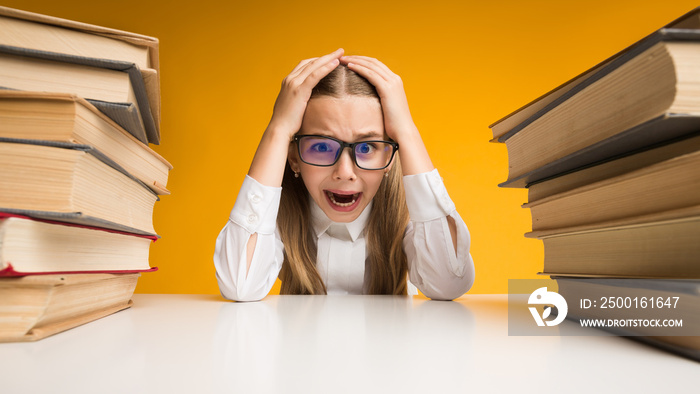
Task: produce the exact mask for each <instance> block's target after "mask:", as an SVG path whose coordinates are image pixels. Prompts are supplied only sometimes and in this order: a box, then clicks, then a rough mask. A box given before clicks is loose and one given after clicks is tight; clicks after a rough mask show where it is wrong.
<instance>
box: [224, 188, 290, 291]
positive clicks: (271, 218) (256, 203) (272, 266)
mask: <svg viewBox="0 0 700 394" xmlns="http://www.w3.org/2000/svg"><path fill="white" fill-rule="evenodd" d="M281 194H282V188H278V187H270V186H264V185H262V184H260V183H258V182H257V181H256V180H255V179H253V178H251V177H249V176H247V175H246V178H245V180H244V181H243V185H242V186H241V190H240V191H239V193H238V197H237V198H236V203H235V204H234V206H233V209H232V210H231V215H230V216H229V220H228V222H227V223H226V225H225V226H224V228H223V229H222V230H221V232H220V233H219V236H218V237H217V238H216V249H215V251H214V266H215V267H216V279H217V281H218V282H219V290H220V291H221V295H223V296H224V297H225V298H228V299H231V300H235V301H258V300H261V299H263V298H264V297H265V296H266V295H267V293H269V292H270V289H272V286H273V285H274V284H275V280H276V279H277V276H278V275H279V272H280V269H281V268H282V261H283V249H284V246H283V244H282V241H281V240H280V237H279V233H278V232H277V211H278V209H279V203H280V196H281ZM254 233H257V234H258V235H257V237H258V238H257V241H256V244H255V251H254V253H253V260H252V261H251V264H250V270H248V272H247V273H246V268H247V264H246V262H247V260H246V247H247V243H248V240H249V239H250V236H251V235H252V234H254Z"/></svg>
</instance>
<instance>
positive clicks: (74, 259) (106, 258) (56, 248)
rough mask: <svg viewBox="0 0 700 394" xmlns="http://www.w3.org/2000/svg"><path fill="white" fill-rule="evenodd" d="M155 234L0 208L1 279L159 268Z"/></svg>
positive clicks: (128, 271)
mask: <svg viewBox="0 0 700 394" xmlns="http://www.w3.org/2000/svg"><path fill="white" fill-rule="evenodd" d="M155 240H157V237H156V236H147V235H140V234H133V233H127V232H122V231H115V230H107V229H103V228H99V227H91V226H85V225H80V224H72V223H63V222H56V221H52V220H43V219H35V218H30V217H28V216H23V215H16V214H12V213H7V212H0V277H16V276H25V275H40V274H43V275H46V274H59V273H135V272H148V271H155V270H157V268H151V267H150V265H149V262H148V252H149V248H150V244H151V243H152V242H154V241H155Z"/></svg>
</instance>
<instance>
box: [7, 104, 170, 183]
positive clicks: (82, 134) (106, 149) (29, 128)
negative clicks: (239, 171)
mask: <svg viewBox="0 0 700 394" xmlns="http://www.w3.org/2000/svg"><path fill="white" fill-rule="evenodd" d="M0 138H11V139H26V140H43V141H57V142H64V143H72V144H79V145H88V146H90V147H92V148H94V149H96V150H98V151H100V152H102V153H103V154H104V155H106V156H107V157H109V158H110V159H112V160H113V161H114V162H115V163H117V164H119V165H120V166H121V167H123V168H124V169H125V170H126V171H127V172H128V173H130V174H132V175H133V176H134V177H136V178H138V179H139V180H141V181H142V182H143V183H145V184H146V185H147V186H148V187H149V188H151V189H152V190H153V191H155V192H156V193H157V194H169V193H170V192H169V191H168V190H167V188H166V185H167V182H168V172H169V171H170V170H171V169H172V165H171V164H170V163H168V161H167V160H165V159H164V158H163V157H162V156H160V155H159V154H158V153H156V152H154V151H153V150H152V149H151V148H149V147H148V146H147V145H145V144H143V143H142V142H140V141H138V140H137V139H136V138H135V137H133V136H132V135H131V134H129V133H127V132H126V131H125V130H124V129H123V128H122V127H120V126H119V125H117V124H116V123H115V122H114V121H112V120H111V119H110V118H109V117H107V116H106V115H104V114H103V113H101V112H100V111H98V110H97V108H95V106H93V105H92V104H90V103H89V102H88V101H86V100H84V99H82V98H80V97H78V96H76V95H74V94H66V93H47V92H22V91H9V90H0Z"/></svg>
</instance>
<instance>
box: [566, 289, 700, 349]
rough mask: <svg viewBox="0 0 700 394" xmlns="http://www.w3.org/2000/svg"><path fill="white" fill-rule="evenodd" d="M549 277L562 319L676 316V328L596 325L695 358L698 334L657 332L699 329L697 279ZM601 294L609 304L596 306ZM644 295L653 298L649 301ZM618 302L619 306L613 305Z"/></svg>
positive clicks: (699, 297) (699, 303)
mask: <svg viewBox="0 0 700 394" xmlns="http://www.w3.org/2000/svg"><path fill="white" fill-rule="evenodd" d="M553 279H555V280H556V282H557V285H558V287H559V290H558V293H559V294H560V295H561V296H562V297H564V298H565V299H566V300H567V303H568V307H569V308H568V312H567V315H566V318H567V319H569V320H572V321H575V322H576V323H578V322H579V320H581V319H618V320H620V319H640V318H647V319H682V321H683V326H682V327H677V328H667V327H656V326H652V325H647V326H645V325H643V324H638V325H628V326H626V327H607V326H606V327H600V329H603V330H606V331H609V332H612V333H613V334H616V335H623V336H628V337H629V338H630V339H635V340H639V341H641V342H644V343H647V344H649V345H652V346H657V347H660V348H662V349H664V350H668V351H671V352H674V353H677V354H680V355H682V356H685V357H689V358H692V359H694V360H698V361H700V336H689V335H675V336H671V335H661V334H669V333H670V331H671V330H675V331H676V332H678V330H682V332H678V333H679V334H681V333H683V334H684V333H687V332H689V331H696V333H697V327H700V309H699V308H700V281H697V280H670V279H634V280H630V279H612V278H565V277H553ZM601 297H606V298H607V299H608V301H609V300H610V298H612V299H613V300H614V302H615V307H612V308H601V307H599V306H600V304H602V302H605V300H603V299H601ZM582 299H588V300H592V301H593V300H595V301H596V302H597V304H596V307H591V306H590V305H587V306H588V307H584V305H583V304H582V303H581V302H580V301H579V300H582ZM642 299H643V301H642ZM650 299H653V300H654V301H649V300H650ZM658 300H661V301H662V306H664V307H663V308H658V306H659V304H658ZM592 301H591V303H592ZM666 301H668V303H666ZM618 302H620V305H621V306H622V307H618V304H617V303H618ZM651 302H654V305H651ZM626 306H628V307H626Z"/></svg>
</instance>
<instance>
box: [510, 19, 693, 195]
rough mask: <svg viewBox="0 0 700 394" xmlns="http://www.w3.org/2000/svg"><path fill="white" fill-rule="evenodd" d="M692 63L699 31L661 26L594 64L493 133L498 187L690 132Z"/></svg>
mask: <svg viewBox="0 0 700 394" xmlns="http://www.w3.org/2000/svg"><path fill="white" fill-rule="evenodd" d="M695 12H696V13H697V10H696V11H695ZM696 19H697V18H696ZM698 25H700V23H698ZM698 27H700V26H698ZM698 67H700V30H698V29H679V28H665V29H661V30H659V31H657V32H656V33H654V34H652V35H651V36H649V37H647V38H646V39H644V40H642V41H641V42H639V43H638V44H637V45H635V46H633V47H632V48H630V49H628V50H627V51H624V52H623V53H622V54H620V55H619V56H617V57H615V58H614V59H611V60H609V61H606V62H604V64H603V65H601V66H600V67H597V68H594V70H595V71H594V72H593V73H592V74H591V75H588V76H587V77H586V78H583V80H580V81H578V82H577V83H576V84H572V86H571V87H569V88H568V90H567V91H566V92H565V93H563V94H561V95H560V96H558V97H557V98H556V99H554V100H552V101H551V103H549V104H548V105H546V106H544V107H543V108H542V109H541V110H539V111H537V112H536V113H535V114H533V115H532V116H530V117H529V118H527V120H524V121H522V122H521V123H519V124H518V125H517V126H515V127H513V128H512V129H510V130H509V131H508V132H506V133H505V134H502V135H501V136H500V137H499V138H498V140H499V141H500V142H504V143H505V144H506V146H507V148H508V160H509V169H510V171H509V175H508V180H507V181H506V182H504V183H502V184H501V186H503V187H527V186H528V185H530V184H532V183H533V182H536V181H539V180H542V179H544V178H547V177H551V176H554V175H557V174H560V173H564V172H567V171H571V170H574V169H576V168H579V167H582V166H585V165H588V164H591V163H595V162H600V161H602V160H606V159H609V158H611V157H614V156H617V155H621V154H624V153H628V152H630V151H633V150H636V149H639V148H642V147H644V146H648V145H651V144H655V143H659V142H662V141H667V140H670V139H673V138H677V137H679V136H682V135H685V134H688V133H691V132H695V131H697V130H698V125H700V95H698V94H697V93H696V92H697V90H698V85H700V82H698V81H697V78H695V73H694V70H696V69H697V68H698ZM565 90H566V89H565Z"/></svg>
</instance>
